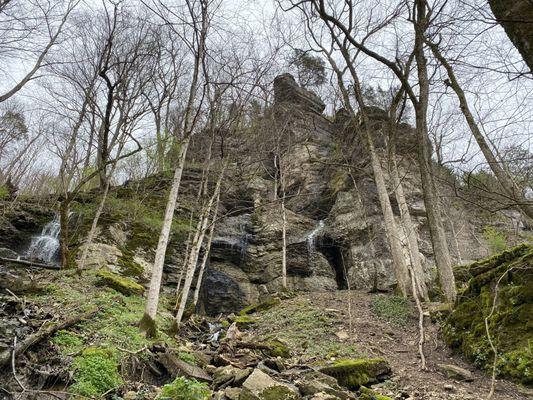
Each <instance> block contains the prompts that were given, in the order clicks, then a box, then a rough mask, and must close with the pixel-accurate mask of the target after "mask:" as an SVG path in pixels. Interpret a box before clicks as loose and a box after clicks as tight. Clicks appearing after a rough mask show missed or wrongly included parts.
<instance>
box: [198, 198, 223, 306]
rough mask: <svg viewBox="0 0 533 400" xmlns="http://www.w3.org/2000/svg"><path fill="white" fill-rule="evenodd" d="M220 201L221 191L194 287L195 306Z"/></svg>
mask: <svg viewBox="0 0 533 400" xmlns="http://www.w3.org/2000/svg"><path fill="white" fill-rule="evenodd" d="M219 202H220V193H219V194H218V196H217V199H216V204H215V210H214V211H213V218H212V220H211V226H210V228H209V236H208V238H207V244H206V246H205V251H204V256H203V258H202V263H201V264H200V271H199V272H198V279H197V281H196V288H195V289H194V296H193V306H194V307H196V304H198V298H199V297H200V288H201V286H202V279H203V276H204V271H205V267H206V266H207V261H208V260H209V253H210V251H211V243H212V242H213V236H214V233H215V224H216V220H217V214H218V204H219Z"/></svg>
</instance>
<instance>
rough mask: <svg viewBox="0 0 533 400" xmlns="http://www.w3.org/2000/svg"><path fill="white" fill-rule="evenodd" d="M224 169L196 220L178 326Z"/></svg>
mask: <svg viewBox="0 0 533 400" xmlns="http://www.w3.org/2000/svg"><path fill="white" fill-rule="evenodd" d="M225 170H226V164H224V166H223V167H222V170H221V171H220V175H219V177H218V180H217V183H216V187H215V193H214V194H213V195H212V196H211V198H210V199H209V201H208V203H207V205H206V207H205V210H204V212H203V214H202V217H201V218H200V221H199V222H198V230H197V235H196V238H195V239H196V240H195V241H194V242H193V244H192V246H191V254H190V256H189V263H188V266H187V269H186V274H185V282H184V283H183V290H182V295H181V302H180V306H179V308H178V312H177V314H176V321H175V322H176V327H179V325H180V323H181V320H182V318H183V313H184V312H185V306H186V304H187V298H188V296H189V290H190V288H191V283H192V280H193V277H194V272H195V270H196V263H197V262H198V254H199V253H200V249H201V247H202V243H203V240H204V236H205V232H206V230H207V222H208V220H209V214H210V212H211V208H212V207H213V202H214V201H215V199H216V198H218V196H219V195H220V186H221V184H222V178H223V176H224V172H225Z"/></svg>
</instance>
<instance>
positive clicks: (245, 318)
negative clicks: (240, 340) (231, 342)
mask: <svg viewBox="0 0 533 400" xmlns="http://www.w3.org/2000/svg"><path fill="white" fill-rule="evenodd" d="M230 320H231V321H232V322H235V324H236V325H237V327H238V328H239V329H248V328H250V327H251V326H252V325H253V324H255V323H256V319H254V318H252V317H250V316H249V315H236V316H234V317H232V318H230Z"/></svg>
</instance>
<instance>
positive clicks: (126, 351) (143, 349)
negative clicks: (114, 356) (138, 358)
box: [116, 346, 148, 355]
mask: <svg viewBox="0 0 533 400" xmlns="http://www.w3.org/2000/svg"><path fill="white" fill-rule="evenodd" d="M116 348H117V350H120V351H122V352H124V353H128V354H131V355H136V354H139V353H142V352H143V351H145V350H148V346H143V347H142V348H140V349H139V350H135V351H132V350H128V349H123V348H122V347H118V346H116Z"/></svg>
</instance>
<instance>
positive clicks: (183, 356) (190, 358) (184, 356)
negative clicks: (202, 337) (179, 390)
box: [178, 351, 197, 365]
mask: <svg viewBox="0 0 533 400" xmlns="http://www.w3.org/2000/svg"><path fill="white" fill-rule="evenodd" d="M178 357H179V359H180V360H181V361H185V362H186V363H189V364H192V365H197V362H196V358H195V357H194V355H193V354H191V353H187V352H185V351H180V352H178Z"/></svg>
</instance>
